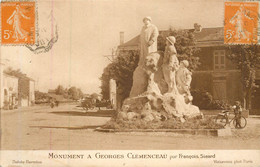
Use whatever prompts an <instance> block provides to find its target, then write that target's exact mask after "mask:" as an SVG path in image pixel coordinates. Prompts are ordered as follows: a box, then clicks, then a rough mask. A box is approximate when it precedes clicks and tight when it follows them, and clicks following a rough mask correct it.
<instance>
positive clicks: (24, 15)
mask: <svg viewBox="0 0 260 167" xmlns="http://www.w3.org/2000/svg"><path fill="white" fill-rule="evenodd" d="M1 34H2V35H1V43H2V44H34V43H35V2H2V3H1Z"/></svg>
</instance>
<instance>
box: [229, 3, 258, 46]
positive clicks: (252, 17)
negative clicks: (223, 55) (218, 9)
mask: <svg viewBox="0 0 260 167" xmlns="http://www.w3.org/2000/svg"><path fill="white" fill-rule="evenodd" d="M257 32H258V2H225V22H224V42H225V43H226V44H257V35H258V34H257Z"/></svg>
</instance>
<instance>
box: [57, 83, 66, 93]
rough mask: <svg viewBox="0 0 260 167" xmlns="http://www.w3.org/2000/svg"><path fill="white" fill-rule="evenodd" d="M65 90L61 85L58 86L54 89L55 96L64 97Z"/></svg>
mask: <svg viewBox="0 0 260 167" xmlns="http://www.w3.org/2000/svg"><path fill="white" fill-rule="evenodd" d="M64 93H65V89H64V87H63V86H62V85H58V86H57V88H56V89H55V94H57V95H64Z"/></svg>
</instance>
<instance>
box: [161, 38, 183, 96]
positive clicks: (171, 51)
mask: <svg viewBox="0 0 260 167" xmlns="http://www.w3.org/2000/svg"><path fill="white" fill-rule="evenodd" d="M175 42H176V39H175V37H174V36H169V37H166V48H165V52H164V57H163V64H162V71H163V76H164V80H165V82H166V83H167V85H168V93H174V94H175V93H176V92H177V87H176V81H175V72H176V70H177V69H178V68H179V60H178V58H177V51H176V48H175V46H174V43H175Z"/></svg>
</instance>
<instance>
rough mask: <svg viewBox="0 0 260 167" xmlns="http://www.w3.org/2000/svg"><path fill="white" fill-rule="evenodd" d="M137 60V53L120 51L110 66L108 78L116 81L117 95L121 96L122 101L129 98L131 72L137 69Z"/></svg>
mask: <svg viewBox="0 0 260 167" xmlns="http://www.w3.org/2000/svg"><path fill="white" fill-rule="evenodd" d="M138 60H139V52H138V51H120V53H119V55H118V57H117V58H116V59H115V61H114V62H113V63H112V65H111V66H110V69H109V73H110V76H111V78H112V79H114V80H115V81H116V85H117V93H118V94H119V95H121V97H122V99H125V98H127V97H128V96H129V93H130V90H131V87H132V84H133V72H134V70H135V68H136V67H137V64H138Z"/></svg>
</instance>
